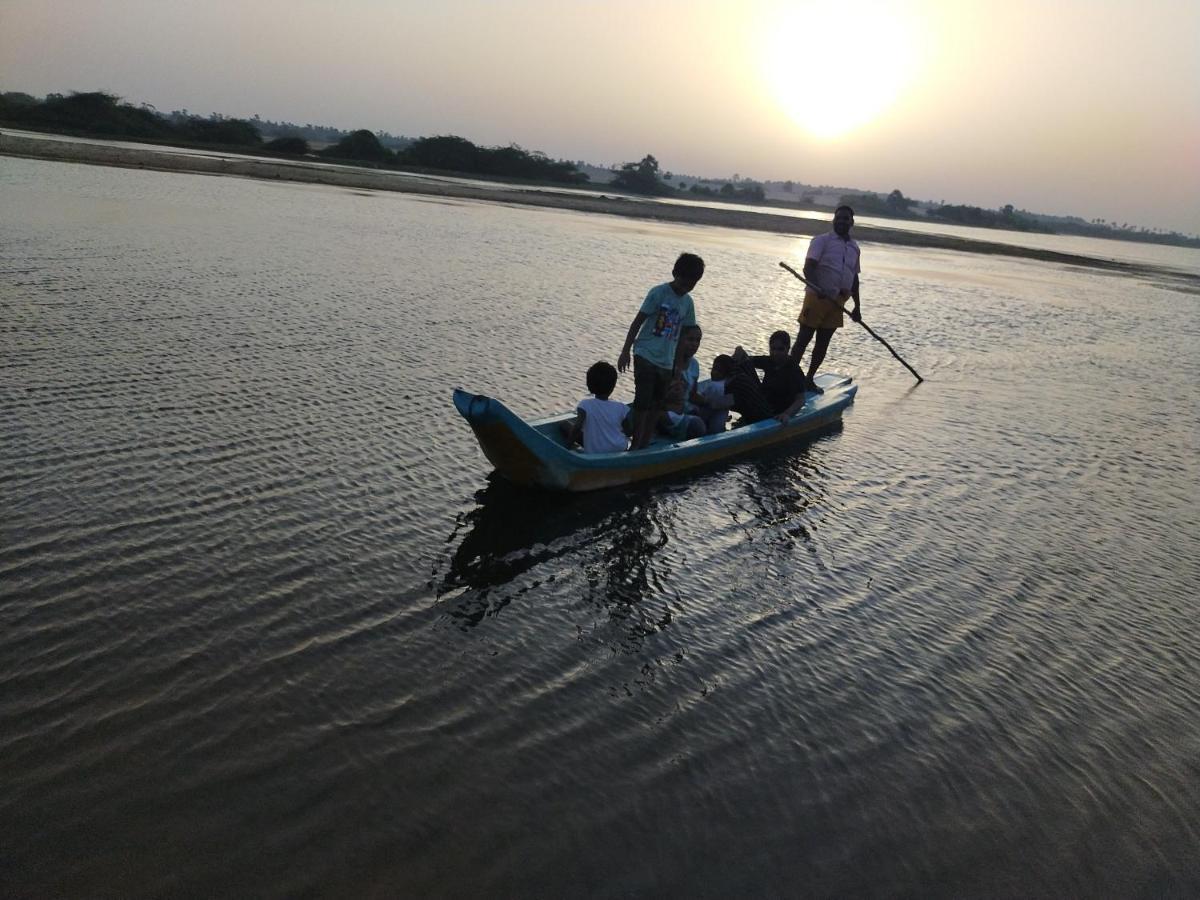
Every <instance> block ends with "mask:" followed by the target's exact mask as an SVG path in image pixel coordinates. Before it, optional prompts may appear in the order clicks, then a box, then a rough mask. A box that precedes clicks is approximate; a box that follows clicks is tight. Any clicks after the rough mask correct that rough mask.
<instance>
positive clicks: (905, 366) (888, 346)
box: [779, 262, 925, 384]
mask: <svg viewBox="0 0 1200 900" xmlns="http://www.w3.org/2000/svg"><path fill="white" fill-rule="evenodd" d="M779 265H781V266H783V268H785V269H787V270H788V271H789V272H791V273H792V274H793V275H795V276H796V277H797V278H799V279H800V280H801V281H802V282H804V285H805V287H808V288H811V289H812V290H813V291H815V292H816V294H817V296H821V292H820V291H818V290H817V289H816V287H814V286H813V285H812V284H811V283H809V280H808V279H807V278H805V277H804V276H803V275H801V274H800V273H799V272H797V271H796V270H795V269H793V268H792V267H791V266H789V265H788V264H787V263H785V262H781V263H780V264H779ZM823 299H825V300H828V301H829V302H830V303H832V304H833V305H834V306H836V307H837V308H838V309H840V310H841V311H842V312H846V307H844V306H842V304H840V303H838V302H837V301H836V300H834V299H833V298H832V297H824V298H823ZM846 314H847V315H849V313H846ZM858 324H859V325H861V326H862V327H863V328H865V329H867V334H869V335H870V336H871V337H873V338H875V340H877V341H879V343H881V344H883V346H885V347H887V348H888V352H889V353H891V354H892V356H894V357H896V359H898V360H900V364H901V365H902V366H904V368H906V369H908V371H910V372H912V375H913V378H915V379H917V384H920V383H921V382H922V381H924V380H925V379H924V378H922V377H921V376H920V375H918V374H917V370H916V369H914V368H913V367H912V366H910V365H909V364H908V363H906V362H905V361H904V357H902V356H901V355H900V354H899V353H897V352H896V351H895V350H893V349H892V345H891V344H889V343H888V342H887V341H885V340H884V339H883V338H881V337H880V336H879V335H877V334H876V333H875V332H874V331H872V330H871V326H870V325H868V324H867V323H866V322H864V321H863V320H862V317H861V316H860V317H859V319H858Z"/></svg>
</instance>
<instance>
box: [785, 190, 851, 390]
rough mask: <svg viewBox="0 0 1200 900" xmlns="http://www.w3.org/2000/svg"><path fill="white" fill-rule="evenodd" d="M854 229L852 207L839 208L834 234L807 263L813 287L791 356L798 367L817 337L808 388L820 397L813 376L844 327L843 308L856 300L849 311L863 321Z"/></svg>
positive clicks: (812, 246) (816, 245)
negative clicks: (850, 301)
mask: <svg viewBox="0 0 1200 900" xmlns="http://www.w3.org/2000/svg"><path fill="white" fill-rule="evenodd" d="M853 225H854V210H852V209H851V208H850V207H849V206H839V207H838V208H837V209H836V210H834V213H833V231H831V232H827V233H826V234H819V235H817V236H816V237H815V238H813V239H812V241H811V242H809V245H808V255H807V256H806V257H805V259H804V278H805V280H806V281H807V282H808V283H809V285H810V286H809V287H807V288H805V291H804V305H803V306H802V307H801V308H800V318H799V319H798V320H797V321H799V323H800V331H799V332H798V333H797V334H796V343H795V344H794V345H793V346H792V354H791V355H792V359H793V360H794V361H795V362H796V364H797V365H799V364H800V360H801V358H803V356H804V351H805V349H806V348H807V347H808V342H809V341H810V340H812V337H813V335H814V334H815V335H816V336H817V342H816V343H815V344H813V351H812V359H811V360H810V361H809V365H808V376H807V378H806V379H805V387H806V388H807V389H808V390H810V391H813V392H815V393H818V394H823V393H824V391H823V390H821V388H819V387H817V383H816V382H815V381H813V376H814V375H816V374H817V370H818V369H819V368H820V367H821V363H823V362H824V361H825V351H827V350H828V349H829V341H830V340H831V339H832V338H833V333H834V331H836V330H837V329H839V328H841V327H842V325H843V324H845V323H844V320H843V317H842V304H843V303H845V302H846V300H847V299H848V298H851V297H853V298H854V309H852V310H851V311H850V318H852V319H853V320H854V321H855V322H857V321H858V320H859V319H861V318H862V314H861V313H860V312H859V310H858V306H859V300H858V273H859V271H860V266H859V256H860V253H859V249H858V243H857V242H856V241H855V240H854V239H853V238H851V237H850V228H851V227H852V226H853Z"/></svg>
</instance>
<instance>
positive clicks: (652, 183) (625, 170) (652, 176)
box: [612, 154, 671, 194]
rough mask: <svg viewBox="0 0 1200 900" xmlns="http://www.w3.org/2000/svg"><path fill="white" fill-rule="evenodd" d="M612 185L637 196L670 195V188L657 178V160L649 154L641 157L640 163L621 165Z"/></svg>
mask: <svg viewBox="0 0 1200 900" xmlns="http://www.w3.org/2000/svg"><path fill="white" fill-rule="evenodd" d="M612 183H613V185H614V186H615V187H619V188H624V189H625V190H627V191H634V192H635V193H638V194H667V193H671V188H670V187H668V186H667V185H666V184H664V183H663V181H662V179H661V178H660V177H659V173H658V160H657V159H655V158H654V157H653V156H651V155H650V154H646V155H645V156H644V157H642V161H641V162H636V163H633V162H627V163H625V164H624V165H622V166H621V168H620V169H619V170H618V171H617V177H616V178H614V179H613V180H612Z"/></svg>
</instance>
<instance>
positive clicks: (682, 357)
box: [658, 325, 705, 441]
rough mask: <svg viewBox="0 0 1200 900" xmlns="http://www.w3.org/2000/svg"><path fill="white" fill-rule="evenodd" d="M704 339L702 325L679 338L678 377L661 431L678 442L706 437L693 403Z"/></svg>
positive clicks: (691, 327) (687, 329)
mask: <svg viewBox="0 0 1200 900" xmlns="http://www.w3.org/2000/svg"><path fill="white" fill-rule="evenodd" d="M702 336H703V332H702V331H701V330H700V326H699V325H687V326H685V327H684V328H683V331H682V332H681V333H680V335H679V347H678V349H677V350H676V352H675V374H674V376H673V377H672V379H671V385H670V387H669V388H668V389H667V400H666V409H665V411H664V412H663V414H662V416H661V417H660V418H659V420H658V430H659V431H660V432H661V433H662V434H666V435H668V436H669V437H671V438H672V439H674V440H676V441H686V440H688V439H690V438H694V437H702V436H703V435H704V434H705V427H704V420H703V419H702V418H700V417H699V416H698V415H695V414H694V402H693V401H694V394H695V390H696V381H697V379H698V378H699V377H700V363H698V362H697V361H696V351H697V350H699V349H700V339H701V337H702Z"/></svg>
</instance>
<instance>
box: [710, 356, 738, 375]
mask: <svg viewBox="0 0 1200 900" xmlns="http://www.w3.org/2000/svg"><path fill="white" fill-rule="evenodd" d="M712 368H713V371H714V372H723V373H725V374H726V375H731V374H733V357H732V356H730V355H729V354H728V353H722V354H721V355H720V356H714V357H713V364H712Z"/></svg>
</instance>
